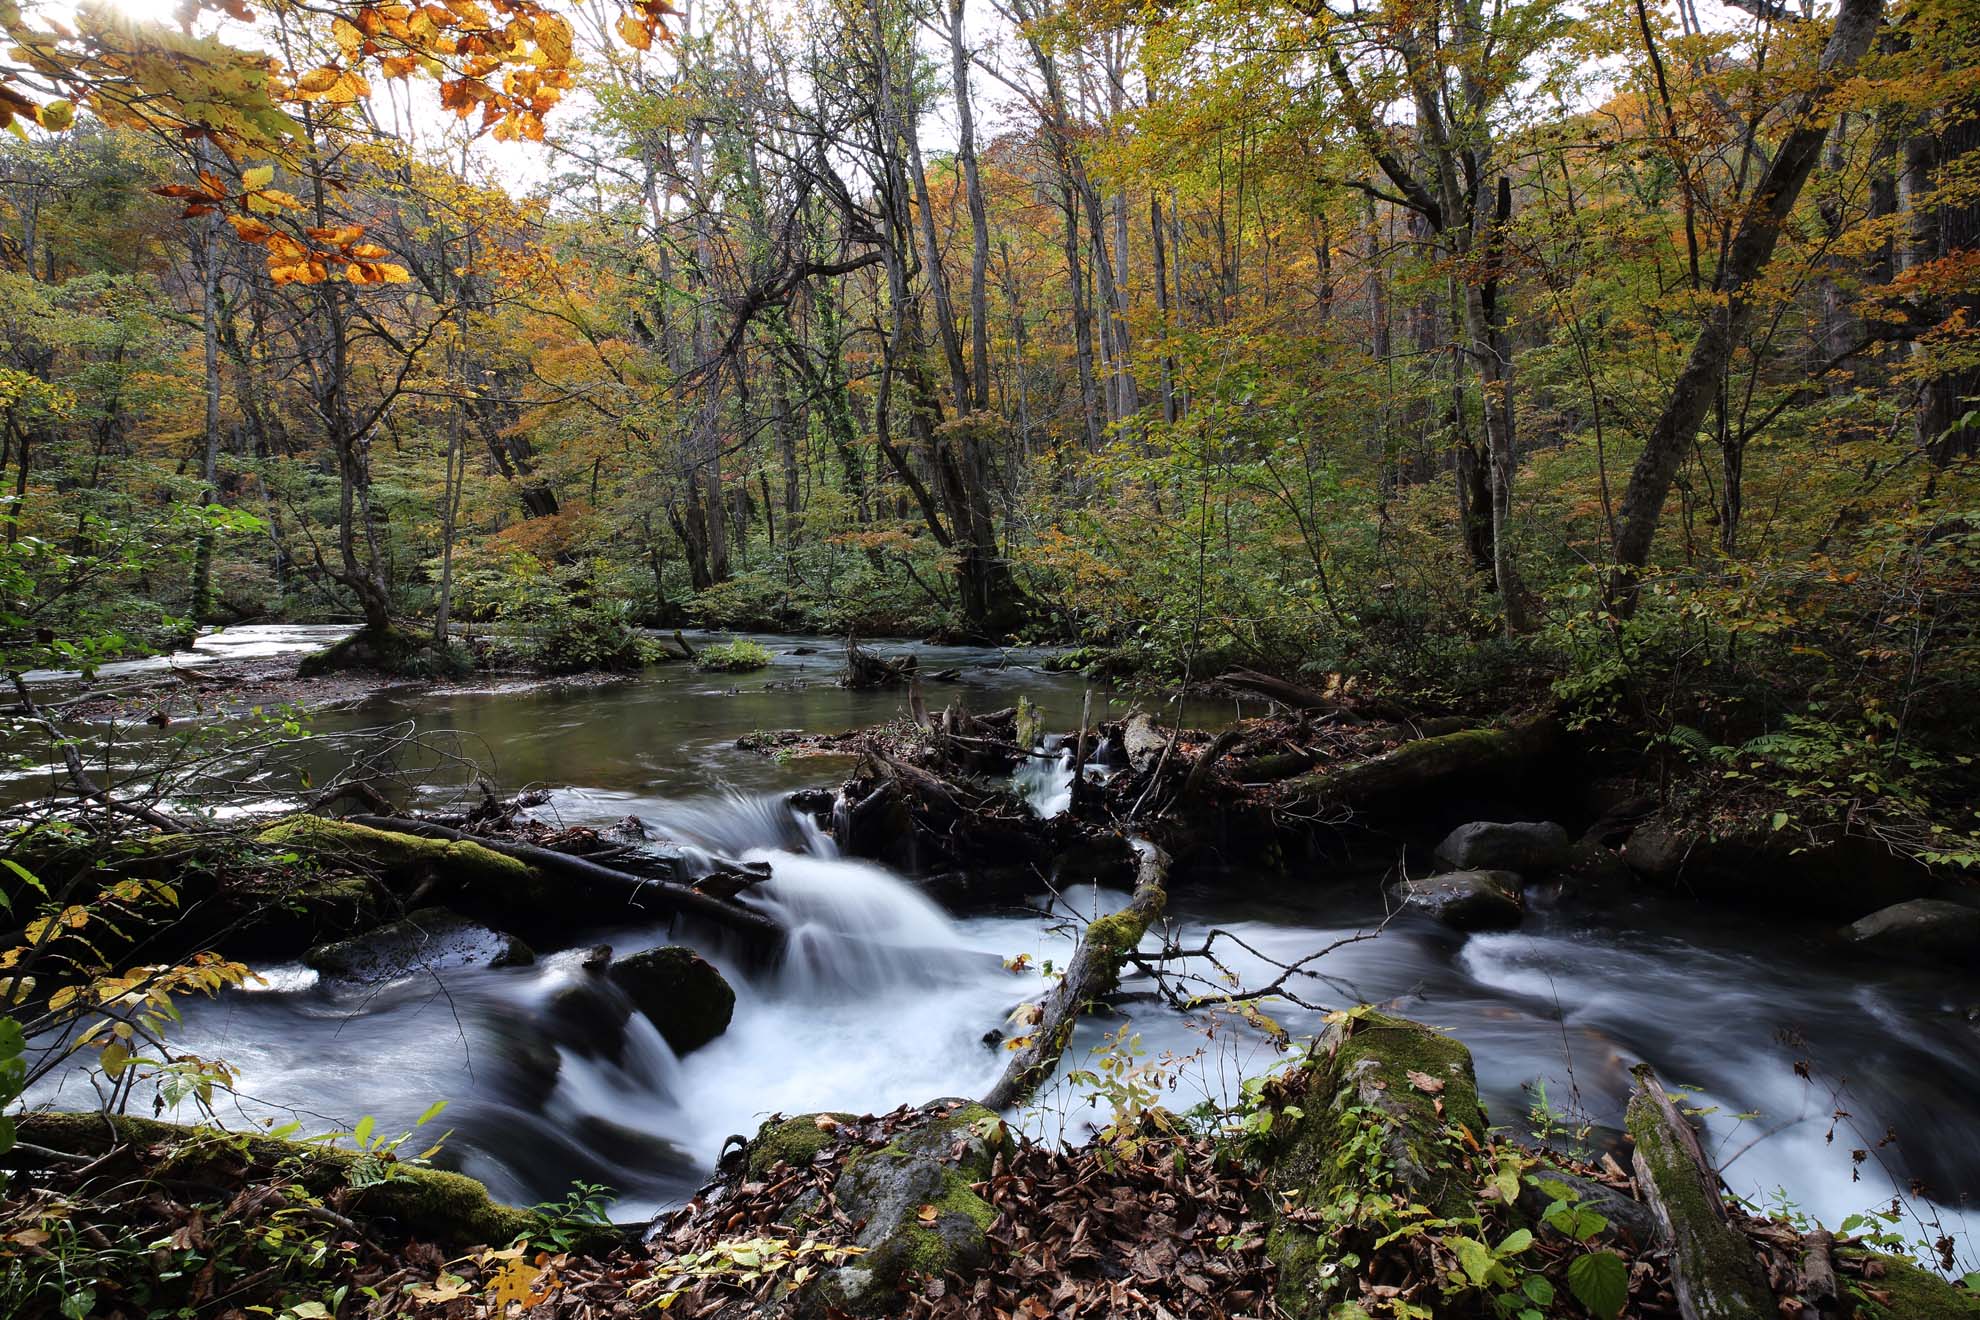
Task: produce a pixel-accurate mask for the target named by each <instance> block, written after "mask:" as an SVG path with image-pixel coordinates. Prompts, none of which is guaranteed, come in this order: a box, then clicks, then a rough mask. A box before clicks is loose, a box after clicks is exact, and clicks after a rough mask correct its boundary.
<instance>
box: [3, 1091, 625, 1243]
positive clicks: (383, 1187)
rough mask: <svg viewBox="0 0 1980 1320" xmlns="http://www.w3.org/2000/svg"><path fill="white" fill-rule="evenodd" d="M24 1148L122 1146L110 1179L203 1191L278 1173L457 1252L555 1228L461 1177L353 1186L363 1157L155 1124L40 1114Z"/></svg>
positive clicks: (93, 1153)
mask: <svg viewBox="0 0 1980 1320" xmlns="http://www.w3.org/2000/svg"><path fill="white" fill-rule="evenodd" d="M17 1139H18V1140H19V1141H20V1142H21V1143H23V1145H24V1146H26V1147H40V1148H43V1149H47V1150H55V1151H63V1152H66V1153H69V1154H75V1155H86V1156H90V1157H100V1156H102V1155H104V1154H106V1153H107V1152H109V1151H111V1150H112V1148H113V1147H120V1148H121V1152H120V1154H119V1155H118V1156H117V1157H115V1158H114V1159H113V1161H112V1162H110V1163H108V1164H106V1165H105V1166H104V1169H103V1173H104V1175H105V1176H111V1175H112V1174H113V1173H114V1174H115V1175H116V1176H118V1177H125V1178H132V1179H134V1180H137V1181H140V1182H141V1181H144V1180H154V1181H157V1182H159V1183H164V1184H181V1183H188V1184H200V1185H204V1186H205V1187H206V1188H207V1189H209V1190H210V1189H211V1188H214V1187H219V1188H228V1187H238V1186H244V1185H246V1184H247V1183H248V1182H250V1181H252V1180H254V1179H257V1178H266V1177H269V1176H271V1175H275V1174H277V1173H278V1171H279V1174H280V1176H281V1177H283V1178H285V1179H287V1180H288V1181H290V1182H296V1183H300V1184H302V1185H303V1186H304V1187H306V1188H308V1190H309V1191H310V1192H311V1193H313V1194H315V1195H317V1196H321V1197H324V1198H325V1199H326V1201H328V1202H329V1203H331V1204H333V1205H335V1206H336V1207H337V1208H338V1210H339V1211H340V1212H341V1213H343V1214H347V1215H349V1216H351V1217H352V1218H354V1219H360V1220H363V1221H365V1222H366V1223H367V1224H369V1225H371V1226H373V1227H374V1228H378V1229H389V1230H392V1231H394V1232H396V1233H398V1234H400V1235H402V1236H404V1237H407V1238H414V1239H418V1240H420V1241H428V1242H436V1243H441V1244H444V1245H447V1246H451V1247H465V1246H475V1245H482V1244H488V1245H496V1246H503V1245H507V1244H508V1243H509V1242H511V1241H513V1240H514V1239H516V1238H518V1237H525V1236H529V1235H531V1234H541V1233H543V1232H544V1230H545V1228H546V1225H545V1222H544V1220H543V1219H542V1218H541V1217H540V1216H538V1215H536V1214H533V1213H531V1212H530V1211H527V1210H518V1209H516V1208H514V1207H512V1206H506V1205H499V1204H497V1203H496V1202H494V1201H492V1200H490V1199H489V1196H488V1189H487V1188H485V1187H483V1186H482V1185H481V1184H480V1183H478V1182H476V1181H475V1180H474V1179H472V1178H468V1177H465V1176H463V1175H461V1174H458V1173H448V1172H446V1171H444V1170H441V1169H426V1168H416V1167H412V1166H409V1165H404V1164H393V1165H391V1166H390V1169H391V1173H392V1177H391V1178H390V1179H389V1180H388V1181H385V1182H381V1183H377V1184H375V1185H372V1186H367V1187H353V1186H352V1185H351V1183H352V1179H351V1173H352V1168H353V1166H354V1165H356V1164H357V1163H358V1161H359V1160H360V1159H361V1158H363V1157H362V1156H361V1155H359V1154H358V1153H357V1152H354V1151H348V1150H334V1149H329V1148H326V1147H323V1146H318V1145H304V1144H301V1143H297V1142H292V1141H282V1140H279V1139H277V1138H274V1137H264V1136H256V1135H253V1134H249V1133H237V1132H223V1131H221V1130H219V1129H217V1128H197V1127H186V1126H183V1125H181V1124H177V1123H161V1122H158V1121H156V1120H153V1119H148V1118H129V1117H121V1116H116V1117H112V1116H106V1115H103V1114H96V1113H91V1114H55V1113H32V1114H26V1115H23V1116H22V1117H21V1119H20V1120H19V1123H18V1125H17ZM33 1159H34V1155H33V1152H32V1150H26V1149H18V1148H17V1149H16V1150H15V1151H14V1152H13V1153H12V1154H11V1155H10V1156H9V1160H10V1162H12V1163H13V1164H15V1165H16V1166H17V1167H25V1166H29V1165H31V1164H32V1162H33ZM602 1244H603V1243H602V1240H601V1245H602Z"/></svg>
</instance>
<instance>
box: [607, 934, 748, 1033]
mask: <svg viewBox="0 0 1980 1320" xmlns="http://www.w3.org/2000/svg"><path fill="white" fill-rule="evenodd" d="M606 975H607V976H609V977H610V978H611V980H612V983H613V984H614V985H616V986H618V987H619V988H620V989H621V990H623V991H625V993H626V997H627V998H629V999H630V1000H632V1002H633V1006H634V1007H635V1008H637V1009H638V1010H639V1011H640V1012H642V1013H644V1014H646V1016H647V1017H649V1018H651V1019H652V1020H653V1025H654V1026H656V1027H658V1028H659V1029H660V1034H661V1035H662V1036H664V1037H666V1040H667V1044H669V1045H671V1046H672V1047H673V1049H674V1052H675V1053H676V1054H686V1053H687V1052H688V1051H690V1050H696V1049H699V1048H701V1047H702V1046H703V1045H706V1044H707V1043H708V1042H709V1041H711V1040H714V1039H715V1038H716V1037H717V1036H719V1035H721V1034H722V1033H723V1032H725V1031H727V1030H728V1029H729V1019H730V1018H731V1017H732V1016H734V1014H735V1010H736V992H735V991H734V990H733V989H731V988H730V986H729V983H728V982H727V981H726V980H724V979H723V978H722V973H720V972H718V971H716V970H715V966H714V964H713V963H711V962H709V961H708V960H707V959H705V958H703V957H702V956H701V955H700V954H698V953H696V952H695V951H694V950H693V949H688V948H683V947H681V946H680V945H668V946H667V947H665V948H660V949H648V950H646V951H645V952H644V953H635V954H633V955H631V956H630V957H626V958H621V959H619V960H618V961H617V962H615V963H613V964H612V966H611V967H610V969H608V971H607V972H606Z"/></svg>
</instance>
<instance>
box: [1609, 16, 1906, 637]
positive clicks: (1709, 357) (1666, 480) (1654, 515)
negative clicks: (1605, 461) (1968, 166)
mask: <svg viewBox="0 0 1980 1320" xmlns="http://www.w3.org/2000/svg"><path fill="white" fill-rule="evenodd" d="M1883 11H1884V6H1883V0H1842V7H1841V9H1840V10H1839V12H1838V13H1837V15H1836V25H1835V29H1834V31H1833V32H1831V33H1830V36H1829V41H1828V44H1827V46H1826V47H1824V49H1823V51H1822V60H1821V66H1820V68H1821V77H1820V78H1818V79H1817V81H1816V86H1815V87H1814V88H1812V89H1811V90H1810V91H1808V92H1806V93H1804V94H1803V95H1801V96H1800V97H1797V98H1796V100H1795V103H1794V104H1793V105H1791V106H1790V107H1789V108H1788V110H1787V114H1786V118H1787V120H1788V122H1790V123H1792V124H1793V125H1794V127H1793V128H1791V129H1790V130H1789V131H1788V134H1787V137H1786V138H1785V139H1784V140H1783V141H1782V142H1781V143H1780V145H1779V146H1778V147H1777V148H1775V151H1774V159H1773V161H1772V162H1771V163H1770V164H1769V165H1768V167H1767V171H1766V173H1765V175H1764V176H1763V177H1762V178H1761V180H1760V184H1759V186H1758V187H1757V188H1756V189H1755V190H1754V192H1753V194H1752V196H1751V197H1750V198H1749V199H1748V200H1747V203H1746V206H1745V209H1744V213H1743V214H1742V215H1741V217H1740V221H1739V228H1738V231H1737V233H1736V234H1735V235H1734V237H1733V240H1732V243H1731V245H1730V246H1729V247H1728V248H1727V251H1726V256H1725V260H1724V262H1723V264H1722V265H1721V266H1720V269H1719V274H1718V278H1717V280H1716V281H1715V283H1716V286H1717V288H1718V290H1719V291H1720V292H1721V293H1722V294H1723V296H1724V301H1723V303H1722V304H1721V305H1720V306H1718V307H1717V308H1715V309H1714V310H1713V311H1711V312H1708V313H1707V314H1706V316H1705V318H1704V323H1703V324H1702V325H1701V326H1700V327H1699V331H1698V337H1697V338H1696V339H1695V340H1693V341H1692V345H1691V352H1690V353H1689V355H1688V356H1687V357H1686V359H1685V364H1684V368H1683V370H1681V371H1680V372H1679V373H1678V378H1677V380H1676V382H1675V383H1674V384H1673V385H1672V386H1671V390H1670V394H1669V395H1668V396H1667V397H1666V399H1665V402H1664V407H1663V410H1662V411H1661V412H1660V413H1659V415H1658V417H1657V420H1656V422H1655V424H1654V425H1653V426H1652V427H1651V429H1650V434H1649V436H1648V437H1646V439H1645V441H1644V445H1643V453H1642V454H1641V456H1639V457H1638V459H1637V461H1636V466H1635V468H1634V469H1633V470H1632V471H1631V472H1630V477H1629V486H1628V487H1627V489H1625V490H1624V492H1623V497H1622V503H1621V506H1620V508H1619V509H1618V511H1617V514H1618V516H1617V526H1616V544H1615V561H1616V568H1615V572H1614V573H1613V574H1612V576H1611V578H1610V581H1609V593H1608V594H1609V599H1610V602H1611V606H1612V608H1614V609H1616V610H1617V611H1618V612H1620V613H1623V614H1628V613H1630V612H1632V611H1633V610H1634V609H1635V608H1636V598H1637V583H1638V574H1639V573H1640V571H1641V570H1642V569H1643V567H1644V565H1646V564H1647V563H1648V562H1649V560H1650V546H1651V542H1652V541H1653V540H1654V539H1655V538H1656V535H1657V524H1658V522H1659V521H1660V520H1661V519H1662V517H1663V511H1664V500H1665V498H1666V497H1667V496H1668V495H1669V494H1670V489H1671V482H1672V480H1673V479H1674V478H1675V477H1676V475H1677V469H1678V464H1679V463H1680V462H1681V461H1682V460H1683V458H1684V455H1685V453H1686V452H1688V451H1689V450H1690V448H1691V445H1692V442H1693V439H1694V437H1695V436H1696V435H1697V434H1698V426H1699V423H1700V422H1702V421H1703V420H1704V419H1705V411H1706V409H1708V408H1709V407H1711V405H1712V400H1713V398H1714V397H1715V396H1716V395H1717V394H1718V392H1719V388H1720V386H1721V384H1722V383H1723V382H1724V380H1725V376H1726V369H1727V366H1728V364H1729V363H1730V361H1731V358H1732V354H1733V350H1734V348H1735V347H1736V346H1737V345H1738V344H1739V342H1740V340H1741V339H1742V338H1744V336H1745V334H1746V329H1747V326H1748V324H1749V323H1750V322H1751V321H1752V319H1753V303H1752V299H1751V295H1750V293H1749V288H1750V286H1751V285H1752V283H1753V281H1754V280H1755V279H1757V278H1758V277H1759V276H1760V274H1761V272H1763V271H1764V270H1765V269H1766V267H1767V263H1768V262H1769V261H1771V260H1772V259H1773V255H1774V247H1775V245H1776V244H1777V243H1778V242H1779V241H1780V236H1781V228H1782V226H1783V225H1784V224H1785V223H1786V222H1787V218H1788V215H1789V213H1790V212H1791V211H1793V209H1794V204H1795V201H1796V199H1797V198H1799V197H1800V196H1801V189H1802V185H1803V184H1805V183H1806V182H1807V181H1808V176H1809V174H1810V173H1811V172H1812V171H1813V170H1814V168H1815V163H1816V161H1817V160H1818V159H1819V158H1820V156H1821V152H1822V142H1823V140H1824V139H1825V138H1826V137H1827V136H1828V131H1829V121H1830V115H1829V114H1828V113H1827V111H1826V110H1825V108H1824V107H1825V102H1826V100H1827V94H1828V92H1829V91H1830V90H1831V89H1832V88H1833V86H1834V85H1835V83H1836V81H1837V80H1838V79H1839V78H1841V77H1842V76H1843V75H1844V74H1846V73H1847V72H1848V71H1849V70H1850V69H1851V68H1853V67H1854V66H1855V64H1856V62H1857V61H1858V60H1859V59H1861V58H1862V56H1863V53H1864V52H1865V51H1866V50H1868V49H1869V48H1870V42H1871V39H1872V38H1873V37H1874V36H1875V35H1876V31H1877V25H1878V23H1879V22H1880V20H1881V19H1882V17H1883Z"/></svg>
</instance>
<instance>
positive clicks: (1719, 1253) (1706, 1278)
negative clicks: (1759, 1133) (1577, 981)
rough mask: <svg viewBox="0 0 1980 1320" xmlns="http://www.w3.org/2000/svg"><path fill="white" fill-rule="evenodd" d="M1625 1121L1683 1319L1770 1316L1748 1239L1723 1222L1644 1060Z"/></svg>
mask: <svg viewBox="0 0 1980 1320" xmlns="http://www.w3.org/2000/svg"><path fill="white" fill-rule="evenodd" d="M1628 1124H1629V1135H1630V1139H1631V1140H1632V1141H1634V1142H1635V1143H1636V1151H1635V1154H1634V1155H1633V1156H1632V1157H1631V1163H1632V1164H1633V1165H1634V1166H1635V1172H1636V1181H1637V1185H1638V1186H1639V1187H1640V1188H1641V1189H1642V1191H1643V1195H1644V1198H1645V1199H1646V1200H1648V1201H1649V1203H1650V1208H1651V1209H1652V1210H1654V1211H1655V1212H1656V1214H1657V1218H1658V1220H1659V1221H1660V1222H1661V1224H1662V1226H1663V1231H1664V1236H1665V1238H1666V1239H1667V1240H1668V1241H1669V1242H1670V1244H1671V1284H1672V1290H1673V1291H1674V1292H1675V1293H1676V1294H1677V1299H1678V1310H1679V1312H1680V1313H1681V1314H1682V1315H1683V1316H1684V1320H1774V1317H1775V1316H1776V1315H1777V1314H1778V1309H1777V1307H1776V1305H1775V1301H1774V1293H1773V1289H1772V1288H1771V1287H1769V1285H1768V1283H1767V1278H1766V1275H1765V1274H1764V1273H1763V1272H1762V1270H1761V1268H1760V1262H1759V1260H1758V1259H1757V1258H1756V1257H1755V1256H1754V1254H1753V1247H1752V1244H1751V1243H1749V1242H1748V1241H1747V1240H1746V1237H1745V1236H1744V1235H1743V1234H1741V1233H1739V1232H1738V1231H1737V1230H1735V1229H1734V1228H1733V1227H1732V1226H1731V1225H1730V1224H1729V1223H1728V1222H1727V1218H1726V1206H1725V1202H1724V1201H1723V1200H1721V1199H1720V1196H1719V1185H1718V1175H1717V1174H1716V1173H1715V1172H1713V1170H1712V1167H1711V1165H1710V1163H1708V1162H1707V1160H1706V1159H1705V1154H1704V1151H1703V1149H1702V1148H1701V1147H1700V1146H1699V1144H1698V1135H1697V1133H1695V1132H1694V1131H1692V1128H1691V1125H1690V1124H1689V1123H1688V1122H1686V1121H1685V1119H1684V1116H1683V1115H1682V1114H1680V1113H1679V1112H1678V1110H1677V1106H1676V1105H1674V1104H1672V1103H1671V1099H1670V1097H1669V1096H1667V1095H1665V1094H1664V1088H1663V1087H1662V1086H1660V1085H1658V1083H1657V1079H1656V1077H1655V1076H1654V1075H1653V1074H1652V1073H1651V1072H1650V1070H1649V1068H1648V1067H1646V1066H1639V1067H1638V1068H1637V1069H1636V1093H1635V1094H1634V1095H1633V1096H1631V1097H1630V1101H1629V1111H1628Z"/></svg>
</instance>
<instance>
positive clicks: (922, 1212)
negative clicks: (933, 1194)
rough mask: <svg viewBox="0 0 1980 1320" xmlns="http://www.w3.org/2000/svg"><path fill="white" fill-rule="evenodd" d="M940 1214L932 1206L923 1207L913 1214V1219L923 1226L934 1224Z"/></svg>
mask: <svg viewBox="0 0 1980 1320" xmlns="http://www.w3.org/2000/svg"><path fill="white" fill-rule="evenodd" d="M940 1213H941V1212H940V1211H938V1210H936V1208H935V1207H934V1206H932V1205H924V1206H922V1207H921V1209H919V1210H917V1211H915V1212H914V1217H915V1218H916V1219H919V1220H920V1221H921V1222H922V1223H924V1224H932V1223H934V1222H935V1217H936V1216H937V1215H938V1214H940Z"/></svg>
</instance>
